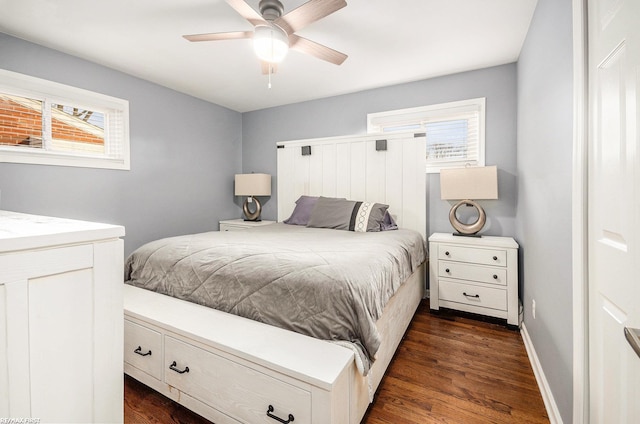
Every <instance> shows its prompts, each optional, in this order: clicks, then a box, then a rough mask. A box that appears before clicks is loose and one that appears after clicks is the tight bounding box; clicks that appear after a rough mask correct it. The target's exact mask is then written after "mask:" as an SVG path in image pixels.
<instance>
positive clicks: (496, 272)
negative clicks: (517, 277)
mask: <svg viewBox="0 0 640 424" xmlns="http://www.w3.org/2000/svg"><path fill="white" fill-rule="evenodd" d="M438 275H439V276H440V277H445V278H456V279H459V280H469V281H479V282H482V283H488V284H499V285H502V286H504V285H506V284H507V269H506V268H499V267H489V266H483V265H470V264H466V263H461V262H449V261H438Z"/></svg>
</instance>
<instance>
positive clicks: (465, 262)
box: [429, 233, 519, 326]
mask: <svg viewBox="0 0 640 424" xmlns="http://www.w3.org/2000/svg"><path fill="white" fill-rule="evenodd" d="M429 293H430V299H429V303H430V306H431V309H432V310H439V309H440V308H441V307H442V308H450V309H455V310H459V311H465V312H471V313H475V314H481V315H487V316H492V317H496V318H504V319H506V320H507V324H509V325H512V326H517V325H519V322H518V305H519V302H518V244H517V243H516V241H515V240H514V239H512V238H511V237H491V236H483V237H479V238H476V237H461V236H454V235H452V234H451V233H434V234H432V235H431V237H429Z"/></svg>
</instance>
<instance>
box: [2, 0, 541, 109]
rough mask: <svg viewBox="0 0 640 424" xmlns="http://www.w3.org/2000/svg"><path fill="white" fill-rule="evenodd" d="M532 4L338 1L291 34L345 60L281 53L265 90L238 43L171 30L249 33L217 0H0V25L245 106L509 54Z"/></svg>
mask: <svg viewBox="0 0 640 424" xmlns="http://www.w3.org/2000/svg"><path fill="white" fill-rule="evenodd" d="M536 1H537V0H397V1H389V0H347V3H348V5H347V7H345V8H343V9H341V10H339V11H337V12H335V13H334V14H332V15H330V16H328V17H326V18H324V19H322V20H320V21H318V22H315V23H313V24H311V25H309V26H308V27H306V28H304V29H302V30H301V31H299V32H297V34H298V35H300V36H303V37H306V38H309V39H311V40H313V41H316V42H318V43H320V44H324V45H326V46H328V47H331V48H333V49H335V50H338V51H341V52H343V53H346V54H347V55H348V56H349V57H348V59H347V60H346V61H345V62H344V63H343V64H342V65H341V66H336V65H333V64H330V63H327V62H324V61H321V60H319V59H316V58H314V57H311V56H308V55H305V54H302V53H299V52H296V51H290V52H289V54H288V55H287V57H286V58H285V60H284V62H283V63H281V64H280V65H279V66H278V71H277V73H276V74H275V75H274V76H273V77H272V88H271V89H269V88H268V87H267V82H268V81H267V76H266V75H263V74H262V73H261V70H260V64H259V61H258V59H257V58H256V57H255V56H254V54H253V51H252V47H251V42H250V40H227V41H211V42H200V43H190V42H188V41H186V40H185V39H183V38H182V35H183V34H197V33H207V32H226V31H250V30H252V28H253V27H252V26H251V24H249V23H248V22H247V21H246V20H244V19H243V18H242V17H240V16H239V15H238V14H237V13H236V12H235V11H234V10H233V9H232V8H231V7H230V6H229V5H228V4H227V3H226V2H225V1H224V0H135V1H131V0H109V1H104V0H0V31H2V32H4V33H7V34H10V35H13V36H16V37H19V38H22V39H25V40H28V41H32V42H34V43H37V44H41V45H43V46H47V47H50V48H53V49H56V50H60V51H62V52H65V53H69V54H71V55H74V56H78V57H81V58H85V59H87V60H90V61H93V62H96V63H99V64H102V65H105V66H108V67H110V68H113V69H117V70H120V71H123V72H126V73H128V74H131V75H135V76H137V77H140V78H144V79H146V80H149V81H153V82H155V83H157V84H160V85H163V86H166V87H169V88H172V89H174V90H177V91H180V92H184V93H187V94H190V95H192V96H195V97H198V98H201V99H204V100H207V101H210V102H213V103H216V104H219V105H222V106H225V107H228V108H230V109H233V110H236V111H239V112H247V111H252V110H257V109H263V108H267V107H272V106H278V105H283V104H290V103H296V102H301V101H306V100H312V99H318V98H323V97H329V96H334V95H339V94H346V93H352V92H356V91H361V90H365V89H369V88H375V87H382V86H387V85H392V84H398V83H403V82H409V81H416V80H421V79H425V78H430V77H434V76H438V75H446V74H451V73H456V72H462V71H468V70H473V69H480V68H486V67H489V66H495V65H501V64H505V63H511V62H514V61H516V60H517V59H518V56H519V54H520V49H521V47H522V44H523V42H524V39H525V36H526V33H527V30H528V28H529V23H530V21H531V17H532V15H533V12H534V9H535V6H536ZM304 2H305V0H283V3H284V7H285V13H286V12H287V11H289V10H291V9H293V8H295V7H297V6H299V5H301V4H303V3H304ZM247 3H249V4H250V5H251V6H252V7H253V8H254V9H256V10H257V6H258V0H247Z"/></svg>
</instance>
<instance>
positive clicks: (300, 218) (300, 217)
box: [282, 196, 318, 225]
mask: <svg viewBox="0 0 640 424" xmlns="http://www.w3.org/2000/svg"><path fill="white" fill-rule="evenodd" d="M317 200H318V197H317V196H300V197H299V198H298V200H296V207H295V208H294V209H293V213H291V216H290V217H289V218H287V219H285V220H284V221H282V222H284V223H285V224H290V225H307V223H308V222H309V217H310V216H311V211H312V210H313V207H314V206H315V205H316V201H317Z"/></svg>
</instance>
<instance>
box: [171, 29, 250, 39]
mask: <svg viewBox="0 0 640 424" xmlns="http://www.w3.org/2000/svg"><path fill="white" fill-rule="evenodd" d="M183 37H184V38H186V39H187V40H189V41H217V40H237V39H240V38H251V37H253V31H237V32H212V33H209V34H191V35H183Z"/></svg>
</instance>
